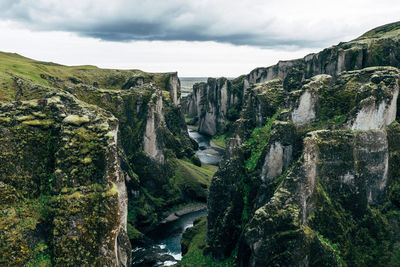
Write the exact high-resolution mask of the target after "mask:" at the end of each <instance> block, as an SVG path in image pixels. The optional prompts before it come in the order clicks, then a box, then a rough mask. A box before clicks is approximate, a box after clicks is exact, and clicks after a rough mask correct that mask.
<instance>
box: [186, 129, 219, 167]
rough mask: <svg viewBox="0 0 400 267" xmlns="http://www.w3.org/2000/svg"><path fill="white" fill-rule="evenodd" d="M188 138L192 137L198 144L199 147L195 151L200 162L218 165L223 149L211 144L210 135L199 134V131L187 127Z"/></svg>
mask: <svg viewBox="0 0 400 267" xmlns="http://www.w3.org/2000/svg"><path fill="white" fill-rule="evenodd" d="M188 131H189V136H190V138H192V139H194V140H195V141H196V142H197V143H198V144H199V149H198V150H197V151H196V154H197V156H198V157H199V159H200V161H201V163H204V164H211V165H218V164H219V162H220V160H221V154H222V153H223V149H222V148H220V147H218V146H215V145H214V144H212V142H211V140H210V137H208V136H205V135H202V134H200V133H199V132H197V131H195V130H192V129H189V130H188Z"/></svg>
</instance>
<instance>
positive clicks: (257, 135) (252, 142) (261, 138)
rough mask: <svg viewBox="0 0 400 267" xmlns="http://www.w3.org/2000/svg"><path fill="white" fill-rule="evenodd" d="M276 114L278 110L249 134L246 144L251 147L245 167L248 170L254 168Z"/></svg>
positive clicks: (267, 139)
mask: <svg viewBox="0 0 400 267" xmlns="http://www.w3.org/2000/svg"><path fill="white" fill-rule="evenodd" d="M278 114H279V110H278V112H276V113H275V115H274V116H272V117H271V118H268V119H267V122H266V123H265V125H264V126H263V127H259V128H255V129H254V130H253V132H252V133H251V136H250V138H249V140H248V141H247V146H248V147H249V148H250V149H251V155H250V157H249V158H248V159H247V160H246V169H247V170H248V171H250V172H251V171H254V169H255V168H256V166H257V163H258V160H259V159H260V156H261V153H262V152H263V150H264V147H265V145H267V144H268V142H269V137H270V134H271V128H272V123H273V122H274V121H275V119H276V117H277V116H278Z"/></svg>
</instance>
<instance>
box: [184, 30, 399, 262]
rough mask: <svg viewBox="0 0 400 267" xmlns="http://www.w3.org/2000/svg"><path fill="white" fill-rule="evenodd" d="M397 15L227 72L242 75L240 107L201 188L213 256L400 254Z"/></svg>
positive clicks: (365, 258) (318, 258) (377, 258)
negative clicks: (315, 49)
mask: <svg viewBox="0 0 400 267" xmlns="http://www.w3.org/2000/svg"><path fill="white" fill-rule="evenodd" d="M399 25H400V24H399V23H395V24H390V25H385V26H383V27H380V28H377V29H375V30H372V31H370V32H368V33H366V34H365V35H363V36H362V37H360V38H358V39H356V40H354V41H352V42H349V43H341V44H339V45H338V46H334V47H331V48H328V49H325V50H324V51H322V52H320V53H318V54H314V55H309V56H306V57H305V58H303V59H300V60H295V61H286V62H279V63H278V64H277V65H275V66H272V67H269V68H260V69H257V70H254V71H252V72H251V73H250V74H249V75H247V76H241V77H240V78H237V79H236V80H233V81H231V83H234V82H237V81H238V80H242V81H243V82H242V89H243V90H238V92H240V91H242V92H243V93H242V98H241V99H240V98H239V101H238V103H240V106H241V108H242V111H240V115H239V118H237V119H235V121H234V122H229V120H226V121H225V123H229V124H230V125H231V126H230V128H228V129H226V128H225V129H223V128H220V130H221V131H222V132H223V133H225V134H227V135H228V136H229V137H230V138H228V142H227V150H226V155H225V159H224V161H223V162H222V164H221V166H220V169H219V171H218V172H217V173H216V174H215V176H214V178H213V180H212V183H211V186H210V192H209V198H208V211H209V214H208V218H207V243H208V246H209V247H208V248H207V251H210V252H211V255H212V256H213V258H215V259H218V260H221V259H225V258H229V257H237V264H238V265H239V266H384V265H389V266H396V265H397V264H399V261H398V255H400V254H399V250H398V244H400V239H399V236H400V235H399V233H400V232H399V230H398V229H399V227H398V226H399V222H400V217H399V214H400V213H399V210H400V209H399V207H400V206H399V202H398V200H397V198H398V196H399V191H398V190H399V189H398V188H400V187H399V184H400V180H399V179H398V178H399V171H398V167H397V165H398V156H397V154H398V153H399V146H398V145H397V143H396V142H397V140H399V137H400V131H399V129H400V127H399V124H398V122H397V121H396V117H397V118H398V114H399V112H398V108H399V107H398V105H397V103H398V99H399V98H398V93H399V92H398V91H399V77H400V76H399V74H400V72H399V70H398V69H397V67H399V64H398V62H399V61H398V58H399V53H400V50H399V49H398V41H399V36H400V30H399V29H400V26H399ZM380 65H390V66H392V67H370V66H380ZM229 83H230V81H228V88H229ZM198 86H205V85H204V84H203V85H198ZM195 94H196V91H194V93H193V96H190V97H189V98H188V102H187V103H186V104H187V109H186V111H188V107H190V106H191V105H193V104H192V99H193V98H196V97H197V96H195ZM203 94H204V95H208V94H207V93H203ZM216 95H218V93H216ZM216 102H218V101H216ZM200 103H204V102H202V101H200ZM202 108H203V110H205V111H206V112H207V111H208V110H212V108H210V107H208V108H207V109H204V107H201V106H200V109H202ZM203 114H204V112H203ZM203 114H201V113H199V112H198V113H197V114H189V115H197V116H198V120H199V122H201V121H202V120H205V118H206V116H205V115H204V116H203ZM219 123H221V121H219ZM209 124H210V123H209ZM199 127H200V125H199ZM218 131H219V130H217V132H218ZM210 134H212V133H210ZM396 162H397V163H396Z"/></svg>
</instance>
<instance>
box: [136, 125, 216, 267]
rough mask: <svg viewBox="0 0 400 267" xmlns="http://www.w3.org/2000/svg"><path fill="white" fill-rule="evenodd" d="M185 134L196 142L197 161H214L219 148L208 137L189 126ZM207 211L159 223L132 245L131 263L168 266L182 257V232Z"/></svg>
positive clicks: (213, 162)
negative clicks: (142, 242) (143, 242)
mask: <svg viewBox="0 0 400 267" xmlns="http://www.w3.org/2000/svg"><path fill="white" fill-rule="evenodd" d="M189 136H190V137H191V138H192V139H194V140H195V141H196V142H197V143H198V144H199V149H198V150H197V151H196V154H197V156H198V157H199V159H200V161H201V163H204V164H211V165H218V164H219V161H220V158H221V156H220V155H221V154H222V152H223V149H221V148H220V147H218V146H215V145H214V144H213V143H212V142H211V140H210V138H209V137H207V136H205V135H202V134H200V133H198V132H197V131H195V130H192V129H189ZM205 215H207V211H206V208H205V206H204V208H203V209H201V210H198V211H194V212H190V213H187V214H185V215H182V216H180V217H179V218H178V219H177V220H174V221H171V222H168V223H164V224H161V225H160V226H158V227H157V228H156V229H155V230H153V231H152V232H150V233H149V234H148V237H149V238H150V239H151V242H149V243H148V244H147V245H144V246H140V247H134V248H133V251H132V254H133V263H132V266H136V267H139V266H141V267H144V266H169V265H174V264H176V263H177V262H178V261H179V260H181V258H182V252H181V239H182V234H183V232H184V231H185V230H186V229H187V228H189V227H192V226H193V221H194V220H196V219H197V218H200V217H203V216H205Z"/></svg>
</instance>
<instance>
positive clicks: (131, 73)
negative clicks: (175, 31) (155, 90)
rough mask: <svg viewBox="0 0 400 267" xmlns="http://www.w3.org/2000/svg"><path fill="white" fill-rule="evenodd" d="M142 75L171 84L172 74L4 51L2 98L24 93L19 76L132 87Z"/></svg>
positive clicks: (58, 83) (36, 81)
mask: <svg viewBox="0 0 400 267" xmlns="http://www.w3.org/2000/svg"><path fill="white" fill-rule="evenodd" d="M138 78H140V79H143V81H144V82H145V83H146V82H150V81H152V82H154V83H155V85H156V86H158V87H159V88H162V89H165V88H166V87H167V83H168V78H169V74H167V73H165V74H163V73H146V72H142V71H140V70H112V69H100V68H97V67H95V66H73V67H70V66H63V65H59V64H55V63H51V62H42V61H36V60H32V59H29V58H26V57H23V56H20V55H18V54H11V53H5V52H0V80H1V83H0V101H9V100H14V99H15V98H16V97H21V95H20V93H18V92H20V91H21V86H20V84H19V83H20V81H19V79H22V80H24V82H25V83H27V82H28V83H31V84H32V85H40V86H44V87H47V86H51V87H57V88H63V85H64V84H65V83H69V84H71V85H74V84H85V85H90V86H92V85H93V86H96V87H99V88H107V89H114V90H115V89H122V88H126V89H129V87H130V86H135V81H136V80H137V79H138ZM27 95H31V96H32V97H37V96H39V95H40V92H38V90H35V91H31V92H27V94H23V96H24V97H26V96H27Z"/></svg>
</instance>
